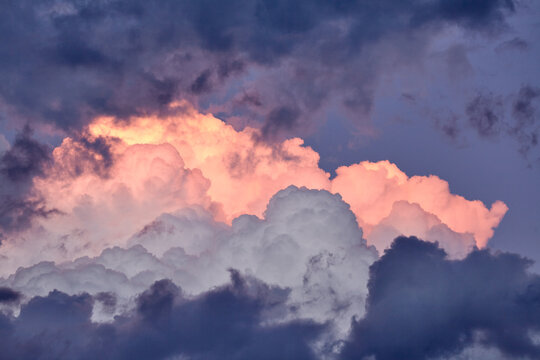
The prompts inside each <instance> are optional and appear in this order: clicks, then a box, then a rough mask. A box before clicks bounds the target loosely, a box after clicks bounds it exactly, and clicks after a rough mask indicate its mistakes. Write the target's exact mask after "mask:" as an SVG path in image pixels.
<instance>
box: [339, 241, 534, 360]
mask: <svg viewBox="0 0 540 360" xmlns="http://www.w3.org/2000/svg"><path fill="white" fill-rule="evenodd" d="M529 265H531V262H530V261H529V260H526V259H524V258H522V257H520V256H518V255H515V254H508V253H501V254H492V253H490V252H489V251H488V250H475V251H473V252H472V253H470V254H469V255H468V256H467V257H466V258H465V259H463V260H455V261H451V260H449V259H448V258H447V257H446V253H445V252H444V250H442V249H440V248H438V246H437V244H433V243H428V242H423V241H421V240H418V239H417V238H415V237H410V238H406V237H399V238H397V239H396V240H395V241H394V243H393V244H392V247H391V248H390V249H389V250H387V251H386V252H385V254H384V255H383V256H382V257H381V259H380V260H378V261H377V262H375V263H374V264H373V265H372V266H371V268H370V280H369V284H368V287H369V296H368V300H367V306H366V308H367V314H366V316H365V318H363V319H360V320H356V321H354V323H353V331H352V335H351V337H350V340H349V342H348V343H347V345H346V347H345V349H344V351H343V354H342V358H343V359H360V358H363V357H367V356H369V355H374V356H375V357H376V359H377V360H385V359H427V358H437V357H440V356H447V355H453V354H457V353H459V352H460V351H461V350H463V349H464V348H465V347H467V346H470V345H472V344H473V343H474V342H475V337H479V339H476V341H478V342H479V343H480V344H482V345H484V346H488V347H496V348H498V349H499V350H500V351H502V352H503V353H505V354H507V355H509V356H511V357H530V358H534V359H536V358H539V357H540V346H539V345H538V344H536V343H535V342H534V341H533V340H532V339H531V337H530V335H531V333H532V332H536V331H540V277H539V276H537V275H532V274H530V273H529V272H528V271H527V268H528V266H529Z"/></svg>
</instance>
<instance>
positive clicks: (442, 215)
mask: <svg viewBox="0 0 540 360" xmlns="http://www.w3.org/2000/svg"><path fill="white" fill-rule="evenodd" d="M336 173H337V176H336V178H335V179H334V180H333V181H332V191H333V192H336V193H339V194H341V196H343V199H344V200H345V201H346V202H347V203H349V204H350V205H351V209H352V211H353V212H354V213H355V214H356V216H357V218H358V222H359V224H360V226H361V227H362V228H363V229H364V231H365V232H366V236H367V239H368V241H369V240H370V236H371V232H372V230H373V229H375V228H376V226H377V225H378V224H380V223H381V222H383V224H381V225H384V226H386V227H388V226H390V227H393V228H394V229H395V231H396V232H398V233H401V234H409V235H413V234H414V233H412V231H418V226H419V227H420V229H422V230H420V231H422V232H423V233H426V234H427V232H428V231H430V229H432V228H433V227H435V226H437V225H439V224H441V223H442V224H444V225H445V226H446V227H447V228H448V229H450V230H451V232H448V231H447V230H448V229H446V230H444V232H447V233H448V234H449V235H450V237H453V238H455V239H458V238H461V239H462V240H461V242H462V243H463V245H464V248H462V249H456V248H454V249H451V248H450V247H451V246H450V247H449V248H448V250H449V251H450V252H452V253H453V254H454V251H456V250H457V253H459V252H461V253H462V254H463V252H467V249H468V248H470V245H471V244H470V240H468V235H472V236H473V237H474V240H475V242H476V246H478V247H480V248H482V247H485V246H486V244H487V241H488V240H489V238H490V237H491V236H493V229H494V228H495V227H496V226H497V225H498V224H499V222H500V221H501V219H502V217H503V216H504V214H505V213H506V211H507V210H508V208H507V206H506V205H505V204H504V203H503V202H501V201H496V202H494V203H493V204H492V205H491V209H488V208H486V206H485V205H484V204H483V203H482V202H481V201H470V200H467V199H465V198H463V197H462V196H459V195H454V194H452V193H451V192H450V188H449V185H448V183H447V182H446V181H444V180H442V179H440V178H438V177H437V176H434V175H431V176H412V177H408V176H407V175H406V174H405V173H404V172H402V171H401V170H399V168H398V167H397V166H396V165H395V164H392V163H390V162H388V161H380V162H377V163H371V162H368V161H364V162H361V163H359V164H354V165H351V166H342V167H340V168H338V169H337V170H336ZM406 203H408V204H406ZM396 207H398V208H399V209H404V208H407V210H405V211H403V212H401V211H400V210H399V209H395V208H396ZM413 209H414V210H413ZM410 211H415V213H416V215H418V216H416V219H417V220H415V221H403V220H402V219H400V217H407V215H406V212H410ZM396 212H399V214H396ZM409 219H410V220H413V219H412V217H409ZM417 224H418V225H417ZM377 231H380V227H379V228H378V229H377ZM433 231H436V230H433ZM440 235H443V233H442V232H441V233H440V234H439V236H440ZM374 236H375V235H374ZM429 238H431V236H429ZM469 239H470V238H469ZM373 241H374V244H375V245H377V242H378V241H376V240H375V239H374V240H373ZM386 241H388V240H386ZM449 241H450V242H451V239H449ZM450 242H448V245H450ZM442 244H443V246H445V248H446V244H447V241H446V240H444V239H442ZM382 245H383V246H381V248H380V249H381V250H382V249H384V245H385V244H382ZM386 245H387V244H386Z"/></svg>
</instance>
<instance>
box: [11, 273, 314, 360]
mask: <svg viewBox="0 0 540 360" xmlns="http://www.w3.org/2000/svg"><path fill="white" fill-rule="evenodd" d="M231 277H232V282H231V283H230V284H229V285H225V286H222V287H219V288H216V289H214V290H211V291H208V292H206V293H204V294H201V295H200V296H198V297H194V298H185V297H183V296H182V295H181V291H180V289H179V288H178V287H176V285H174V284H173V283H171V282H170V281H168V280H161V281H157V282H156V283H154V284H153V285H152V286H151V287H150V288H149V289H148V290H146V291H145V292H143V293H142V294H140V295H139V296H138V297H137V308H136V309H135V310H134V311H133V312H132V313H126V314H125V315H124V316H122V317H118V318H116V319H115V320H114V321H113V322H111V323H107V324H96V323H93V322H91V320H90V316H91V312H92V304H93V302H94V301H95V299H94V298H93V297H92V296H90V295H88V294H80V295H72V296H69V295H67V294H64V293H62V292H59V291H53V292H51V293H49V294H48V295H47V296H44V297H34V298H32V299H31V300H30V301H29V302H28V303H27V304H26V305H24V306H23V307H22V309H21V312H20V315H19V316H18V317H17V318H7V317H6V316H4V315H0V331H2V334H3V335H4V336H2V339H1V340H0V342H2V350H3V357H4V358H5V359H30V358H40V357H54V358H70V359H91V358H96V357H99V358H102V359H165V358H171V357H173V356H177V358H184V357H186V358H190V359H223V358H227V359H238V360H240V359H253V358H257V359H276V358H279V359H315V358H316V356H315V354H314V352H313V350H312V348H311V346H310V345H311V343H312V342H313V341H314V340H315V339H316V338H317V337H318V336H319V335H320V334H321V333H322V331H323V330H324V325H321V324H316V323H314V322H311V321H292V322H287V323H282V324H266V325H265V318H266V317H267V315H268V313H271V312H272V311H274V310H275V309H276V308H279V307H281V306H283V301H284V299H286V297H287V290H286V289H280V288H278V287H273V286H269V285H266V284H264V283H262V282H260V281H258V280H256V279H252V278H249V277H243V276H241V275H240V274H239V273H237V272H234V271H233V272H232V276H231Z"/></svg>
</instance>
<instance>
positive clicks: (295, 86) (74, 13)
mask: <svg viewBox="0 0 540 360" xmlns="http://www.w3.org/2000/svg"><path fill="white" fill-rule="evenodd" d="M514 7H515V5H514V2H513V0H476V1H447V0H437V1H430V2H425V1H418V0H407V1H395V0H385V1H379V2H377V3H372V2H370V1H361V0H358V1H352V0H348V1H338V2H336V1H323V0H317V1H305V0H302V1H294V2H292V1H285V0H279V1H267V0H258V1H246V0H234V1H228V2H221V1H215V0H204V1H162V2H159V3H149V2H147V1H139V0H135V1H127V0H112V1H104V0H103V1H92V2H81V1H75V0H66V1H52V0H40V1H37V2H36V1H28V0H23V1H16V2H3V3H2V4H1V5H0V10H1V11H0V43H2V44H3V46H2V47H1V48H0V98H1V99H2V100H3V102H4V103H6V104H7V105H8V106H9V108H10V109H12V110H14V111H15V113H16V114H17V115H18V117H20V118H24V119H26V120H27V121H36V120H37V121H45V122H49V123H53V124H55V125H56V126H57V127H60V128H63V129H78V128H80V127H81V126H82V125H84V124H85V123H86V122H87V121H88V119H90V118H92V117H94V116H96V115H102V114H107V115H115V116H119V117H127V116H130V115H133V114H146V113H148V112H159V111H166V107H167V105H168V104H169V103H170V102H171V101H173V100H175V99H177V98H193V96H195V98H197V97H200V96H203V95H204V94H208V93H212V92H214V91H216V89H217V88H219V87H220V86H221V85H223V84H224V82H225V81H227V79H229V78H235V77H237V76H238V75H239V74H243V73H245V72H246V71H247V70H248V69H250V65H253V64H257V65H260V67H259V68H260V69H262V68H266V69H269V68H279V67H281V70H280V73H281V76H279V78H280V81H283V82H284V84H282V85H281V86H280V87H276V88H272V87H273V86H274V85H276V84H266V85H264V84H263V85H261V84H259V85H258V86H259V87H261V86H262V87H270V88H271V89H267V90H264V89H259V90H262V92H263V93H267V96H265V99H264V104H265V106H264V109H260V110H258V111H259V112H261V111H262V112H263V113H262V114H261V115H262V118H263V119H266V123H267V128H269V129H274V128H280V127H281V125H284V126H285V127H287V128H288V127H290V126H291V124H290V123H291V121H290V119H291V117H290V116H289V115H288V114H285V116H286V117H287V119H285V120H281V119H278V120H277V122H275V123H273V121H274V119H275V118H276V117H275V116H274V115H276V114H277V115H279V114H278V113H276V112H275V109H279V108H283V107H287V106H289V105H290V104H288V103H287V102H288V101H290V100H291V101H292V100H294V101H296V102H299V103H302V106H301V107H300V108H299V110H303V111H305V110H306V109H308V108H316V107H318V106H320V105H321V104H322V102H323V101H324V99H325V98H326V97H327V96H328V94H329V93H330V92H331V91H338V92H340V93H341V95H340V98H341V99H342V101H343V103H344V104H345V105H346V106H349V107H355V108H358V109H364V110H366V111H369V109H370V107H371V103H372V96H373V95H372V91H373V81H374V80H375V73H376V72H377V71H378V70H377V69H378V68H377V66H378V65H376V64H373V63H371V62H370V61H369V60H365V61H364V60H362V59H363V58H364V57H365V58H366V59H369V57H370V56H369V55H367V54H369V51H370V46H372V45H374V44H377V43H379V42H381V41H384V40H385V39H390V38H392V37H393V36H398V35H399V36H401V37H402V38H403V39H402V40H404V39H406V38H407V36H408V35H413V34H414V36H410V38H411V39H412V38H415V39H421V38H429V37H430V36H432V35H433V34H435V33H436V32H437V31H436V30H437V29H439V28H441V27H443V26H445V25H447V24H450V25H452V24H453V25H458V26H461V27H463V28H466V29H472V30H475V31H476V30H480V31H484V30H486V31H489V30H490V29H493V28H500V27H501V25H503V24H504V22H505V16H506V14H508V13H510V12H512V11H513V10H514ZM420 34H422V35H421V36H420ZM414 48H415V49H418V47H414ZM415 51H417V50H415ZM284 60H286V61H287V62H289V63H292V64H297V65H291V66H292V67H290V66H289V65H284V63H285V61H284ZM359 66H362V67H363V69H364V71H363V74H359V73H358V68H359ZM331 73H335V75H331V77H332V80H331V81H326V80H328V77H329V76H330V74H331ZM302 79H304V80H302ZM318 79H321V80H318ZM276 86H277V85H276ZM330 87H333V88H335V89H332V90H331V89H330ZM284 89H288V90H287V91H288V92H289V96H286V97H283V96H282V95H281V93H282V91H283V90H284ZM269 93H270V94H273V95H272V96H270V95H269ZM244 110H245V111H248V110H246V109H244ZM251 110H253V109H251ZM251 110H250V111H251ZM297 117H298V116H297ZM285 130H287V129H285Z"/></svg>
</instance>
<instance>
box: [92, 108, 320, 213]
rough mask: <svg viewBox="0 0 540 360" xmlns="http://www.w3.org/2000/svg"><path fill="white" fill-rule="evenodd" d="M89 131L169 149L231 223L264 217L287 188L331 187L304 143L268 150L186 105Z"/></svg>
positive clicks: (251, 134)
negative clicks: (204, 183)
mask: <svg viewBox="0 0 540 360" xmlns="http://www.w3.org/2000/svg"><path fill="white" fill-rule="evenodd" d="M89 131H90V133H91V134H92V135H94V136H109V137H116V138H119V139H121V140H122V141H123V142H124V143H126V144H128V145H132V144H141V143H143V144H162V143H168V144H171V145H172V146H174V147H175V148H176V149H177V150H178V152H179V153H180V155H181V156H182V159H183V160H184V162H185V165H186V167H187V168H189V169H200V171H201V172H202V174H203V175H204V176H205V177H206V178H207V179H209V180H210V184H209V189H208V194H209V196H210V197H211V198H212V200H214V201H216V202H218V203H220V204H221V205H222V206H223V210H224V212H225V216H226V219H227V220H228V221H230V220H232V219H233V218H235V217H237V216H239V215H242V214H246V213H247V214H253V215H258V216H260V215H262V213H263V211H264V209H265V207H266V204H267V203H268V200H269V199H270V197H271V196H272V195H274V194H275V193H276V192H277V191H279V190H281V189H283V188H285V187H287V186H289V185H297V186H307V187H308V188H312V189H326V188H328V186H329V180H328V177H329V175H328V174H327V173H326V172H324V171H323V170H322V169H320V168H319V167H318V161H319V155H318V154H317V153H316V152H315V151H313V150H312V149H311V148H309V147H304V146H302V145H303V141H302V140H301V139H299V138H293V139H289V140H286V141H284V142H283V143H278V144H275V145H269V144H268V143H266V142H262V141H261V139H260V136H261V135H260V132H259V131H258V130H255V129H251V128H249V127H248V128H245V129H244V130H242V131H236V130H235V129H234V128H233V127H232V126H230V125H228V124H226V123H224V122H223V121H221V120H220V119H217V118H216V117H214V116H212V115H210V114H208V115H205V114H201V113H199V112H197V111H195V110H194V109H193V108H192V107H190V106H188V105H187V104H177V105H176V107H175V108H173V114H172V115H169V116H162V117H159V118H153V117H144V118H133V119H131V121H130V122H129V123H126V122H119V121H115V119H113V118H100V119H97V120H96V121H95V122H94V123H92V124H91V125H90V127H89Z"/></svg>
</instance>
